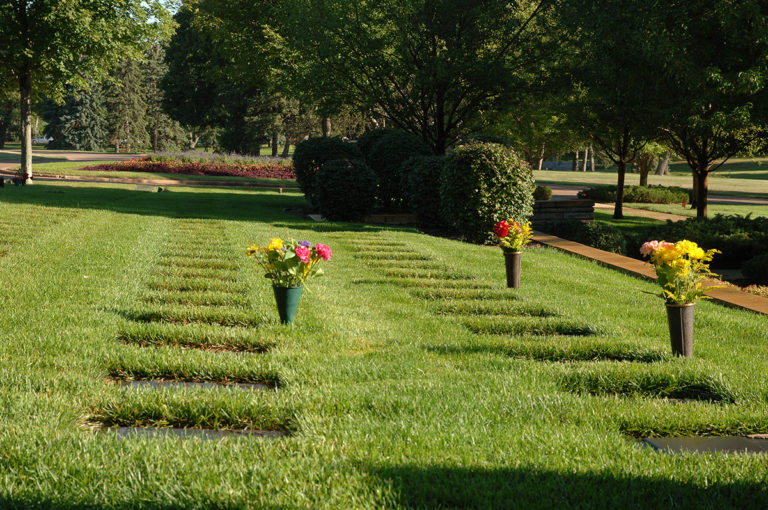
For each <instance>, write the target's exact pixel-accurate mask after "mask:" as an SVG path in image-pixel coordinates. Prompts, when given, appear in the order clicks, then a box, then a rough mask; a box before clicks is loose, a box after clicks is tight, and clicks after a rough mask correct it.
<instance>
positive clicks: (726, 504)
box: [366, 451, 768, 509]
mask: <svg viewBox="0 0 768 510" xmlns="http://www.w3.org/2000/svg"><path fill="white" fill-rule="evenodd" d="M563 453H564V454H565V453H566V452H563ZM647 454H648V455H664V454H661V453H655V452H651V451H648V453H647ZM366 471H369V472H371V473H373V474H374V475H375V476H377V477H378V478H380V479H381V480H382V482H384V483H385V484H387V485H390V486H391V487H392V488H393V491H394V493H395V494H396V495H397V496H396V497H397V498H398V500H397V503H398V504H399V505H402V506H403V507H407V508H524V509H528V508H585V509H592V508H691V509H693V508H696V509H700V508H738V507H743V508H767V507H768V486H766V485H764V484H760V483H756V482H738V483H733V484H726V483H717V482H714V483H713V481H712V480H710V481H709V482H708V483H707V485H706V486H696V485H693V484H691V483H686V482H685V481H681V482H675V481H672V480H668V479H663V478H652V477H631V476H621V475H618V476H617V474H614V473H607V472H597V473H572V472H562V473H561V472H557V471H545V470H537V469H525V468H498V469H484V468H458V467H443V466H429V467H421V466H410V465H406V466H374V467H368V468H367V469H366Z"/></svg>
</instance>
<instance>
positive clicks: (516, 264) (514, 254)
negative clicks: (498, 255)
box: [504, 251, 523, 289]
mask: <svg viewBox="0 0 768 510" xmlns="http://www.w3.org/2000/svg"><path fill="white" fill-rule="evenodd" d="M522 256H523V253H522V252H519V251H505V252H504V263H505V265H506V268H507V287H508V288H510V289H519V288H520V261H521V259H522Z"/></svg>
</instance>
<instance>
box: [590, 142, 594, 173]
mask: <svg viewBox="0 0 768 510" xmlns="http://www.w3.org/2000/svg"><path fill="white" fill-rule="evenodd" d="M589 168H590V171H592V172H594V171H595V148H594V147H593V146H592V144H589Z"/></svg>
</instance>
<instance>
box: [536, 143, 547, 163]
mask: <svg viewBox="0 0 768 510" xmlns="http://www.w3.org/2000/svg"><path fill="white" fill-rule="evenodd" d="M545 149H546V145H545V144H544V143H543V142H542V144H541V150H540V151H539V164H538V165H536V170H541V169H542V168H544V150H545Z"/></svg>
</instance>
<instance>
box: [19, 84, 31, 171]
mask: <svg viewBox="0 0 768 510" xmlns="http://www.w3.org/2000/svg"><path fill="white" fill-rule="evenodd" d="M19 92H20V93H21V171H22V172H23V173H25V174H27V176H28V178H27V182H29V181H30V179H32V70H31V69H25V70H24V72H23V73H22V75H21V76H20V77H19Z"/></svg>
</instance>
